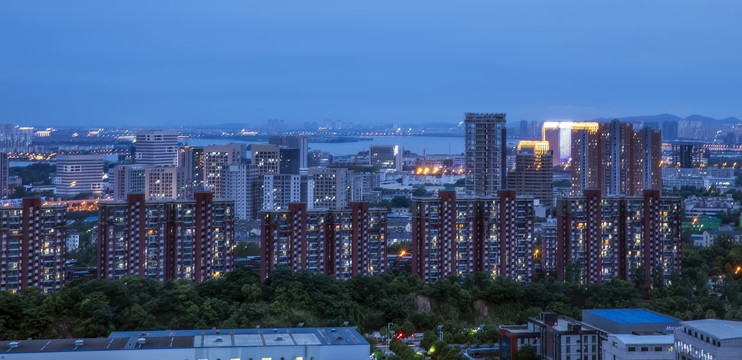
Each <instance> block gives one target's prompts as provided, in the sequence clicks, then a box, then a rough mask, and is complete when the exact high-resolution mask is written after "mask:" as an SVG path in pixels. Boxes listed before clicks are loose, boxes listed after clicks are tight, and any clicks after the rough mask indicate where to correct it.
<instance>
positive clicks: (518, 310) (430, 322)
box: [0, 241, 742, 343]
mask: <svg viewBox="0 0 742 360" xmlns="http://www.w3.org/2000/svg"><path fill="white" fill-rule="evenodd" d="M739 264H742V246H740V245H736V244H732V243H731V242H729V241H721V242H720V244H717V245H715V246H713V247H711V248H709V249H706V250H700V251H699V250H693V249H688V250H686V251H685V253H684V263H683V269H684V272H683V274H682V275H680V274H678V275H677V276H675V277H674V279H673V281H672V284H670V285H667V286H659V287H655V288H652V289H649V288H646V287H644V286H643V285H641V284H639V283H632V282H625V281H621V280H616V281H612V282H607V283H604V284H601V285H587V286H585V285H581V284H578V283H575V282H564V283H563V282H557V281H554V280H551V279H546V280H542V281H539V282H537V283H533V284H526V285H521V284H518V283H516V282H514V281H512V280H508V279H502V278H498V279H492V278H491V277H490V276H489V275H488V274H486V273H479V274H474V275H471V276H465V277H461V278H459V277H450V278H447V279H444V280H440V281H436V282H434V283H430V284H427V283H424V282H423V281H421V280H420V279H419V278H418V277H416V276H414V275H409V274H403V273H398V272H392V273H389V274H385V275H378V276H358V277H355V278H353V279H350V280H336V279H335V278H332V277H328V276H323V275H318V274H312V273H308V272H292V271H290V270H289V269H285V268H280V269H277V270H276V271H274V272H273V273H272V274H271V275H270V277H268V278H267V279H266V280H265V281H264V282H262V283H261V282H260V281H259V279H258V275H257V274H255V273H254V272H252V271H249V270H242V269H240V270H235V271H233V272H231V273H229V274H227V275H226V276H225V277H224V278H222V279H215V280H209V281H206V282H203V283H192V282H188V281H167V282H164V283H163V282H159V281H156V280H149V279H144V278H140V277H135V276H132V277H126V278H124V279H121V280H87V281H82V280H80V281H73V282H70V283H69V284H68V285H67V286H65V287H64V288H62V289H61V290H59V291H57V292H56V293H53V294H49V295H43V294H40V293H38V292H37V291H35V290H34V289H27V290H25V291H22V292H20V293H16V294H11V293H8V292H2V293H0V338H2V339H25V338H28V337H34V338H40V337H42V338H45V337H51V338H56V337H97V336H107V335H108V334H109V333H110V332H111V331H114V330H143V329H152V330H154V329H199V328H212V327H219V328H254V327H256V326H258V325H260V326H261V327H291V326H297V325H298V324H299V323H304V324H305V326H340V325H341V324H343V323H344V322H346V321H347V322H348V323H349V324H350V325H352V326H358V327H359V330H360V331H362V332H371V331H376V330H380V329H384V330H386V329H387V326H388V325H389V323H391V325H390V327H391V329H392V330H394V331H403V332H405V333H411V332H425V331H428V330H434V329H436V328H437V327H438V325H443V332H444V341H446V342H449V343H451V342H453V343H460V342H467V343H477V342H481V343H492V342H494V341H496V332H497V325H501V324H520V323H524V322H525V321H526V319H527V318H528V317H531V316H538V314H539V313H540V312H541V311H555V312H558V313H560V314H564V315H568V316H572V317H575V318H578V319H579V317H580V310H581V309H589V308H631V307H647V308H649V309H653V310H656V311H659V312H662V313H665V314H668V315H672V316H676V317H679V318H681V319H698V318H704V317H718V318H723V319H735V320H740V319H742V307H740V305H742V296H740V294H739V289H740V279H739V275H740V274H742V271H740V272H738V274H735V271H737V270H736V269H737V266H740V265H739ZM709 279H711V280H712V281H714V282H717V280H718V283H714V284H710V283H709ZM481 324H485V326H484V327H481V326H480V327H481V328H482V331H481V332H479V333H474V334H473V333H472V331H471V329H474V328H475V327H478V325H481ZM446 337H450V338H446Z"/></svg>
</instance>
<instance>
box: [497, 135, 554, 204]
mask: <svg viewBox="0 0 742 360" xmlns="http://www.w3.org/2000/svg"><path fill="white" fill-rule="evenodd" d="M553 172H554V170H553V166H552V153H551V151H550V150H549V143H548V142H546V141H521V142H520V143H518V152H517V153H516V155H515V170H514V171H513V172H511V173H510V174H508V190H514V191H515V192H516V193H517V194H521V195H532V196H533V197H534V198H536V199H538V200H539V201H540V202H541V204H545V205H551V204H552V203H553V202H554V201H553V200H554V179H553Z"/></svg>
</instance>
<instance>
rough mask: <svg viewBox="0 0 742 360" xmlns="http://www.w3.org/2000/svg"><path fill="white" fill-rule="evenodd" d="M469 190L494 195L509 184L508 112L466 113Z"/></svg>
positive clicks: (477, 193)
mask: <svg viewBox="0 0 742 360" xmlns="http://www.w3.org/2000/svg"><path fill="white" fill-rule="evenodd" d="M464 126H465V136H466V144H465V145H466V147H465V148H466V160H465V165H466V172H467V175H466V187H465V189H466V192H467V193H468V194H470V195H475V196H494V195H495V194H496V193H497V190H499V189H502V188H504V187H506V186H507V175H506V174H507V164H506V158H505V156H506V139H507V136H506V135H507V134H506V130H505V114H475V113H466V114H465V118H464Z"/></svg>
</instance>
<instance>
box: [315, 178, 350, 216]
mask: <svg viewBox="0 0 742 360" xmlns="http://www.w3.org/2000/svg"><path fill="white" fill-rule="evenodd" d="M308 174H309V176H310V179H309V183H308V184H307V186H308V188H309V194H308V195H307V206H308V207H309V208H310V209H320V208H323V209H331V210H340V209H344V208H345V207H346V206H348V189H347V186H348V180H347V176H348V169H346V168H310V169H309V171H308Z"/></svg>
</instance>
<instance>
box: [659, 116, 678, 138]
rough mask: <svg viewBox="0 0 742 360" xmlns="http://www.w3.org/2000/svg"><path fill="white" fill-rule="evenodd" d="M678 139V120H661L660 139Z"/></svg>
mask: <svg viewBox="0 0 742 360" xmlns="http://www.w3.org/2000/svg"><path fill="white" fill-rule="evenodd" d="M677 139H678V122H677V121H663V122H662V140H677Z"/></svg>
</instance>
